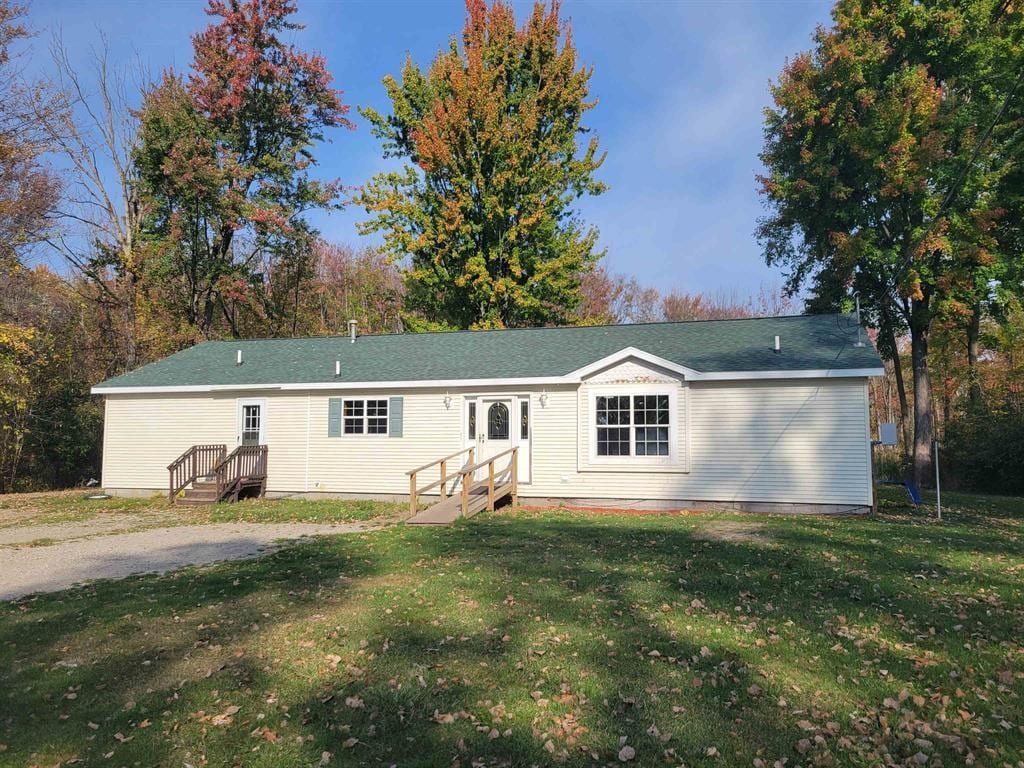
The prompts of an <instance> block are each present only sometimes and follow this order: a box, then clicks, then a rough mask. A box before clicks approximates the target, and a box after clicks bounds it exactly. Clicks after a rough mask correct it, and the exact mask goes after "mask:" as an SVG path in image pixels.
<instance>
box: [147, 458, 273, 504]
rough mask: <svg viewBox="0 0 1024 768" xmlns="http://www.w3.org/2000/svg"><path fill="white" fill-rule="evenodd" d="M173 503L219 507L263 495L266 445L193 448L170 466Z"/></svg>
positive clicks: (264, 488) (170, 493)
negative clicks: (247, 497) (228, 449)
mask: <svg viewBox="0 0 1024 768" xmlns="http://www.w3.org/2000/svg"><path fill="white" fill-rule="evenodd" d="M167 469H168V471H169V472H170V492H169V496H170V500H171V503H172V504H175V503H177V504H188V505H191V506H196V505H201V504H216V503H217V502H218V501H238V499H239V498H240V497H242V496H246V495H252V494H253V493H255V494H256V495H258V496H263V494H264V493H265V492H266V485H267V446H265V445H240V446H238V447H237V448H235V450H233V451H232V452H231V453H227V449H226V447H225V446H224V445H193V446H192V447H191V448H189V449H188V450H187V451H185V453H183V454H182V455H181V456H179V457H178V458H177V459H175V460H174V462H172V463H171V464H170V466H168V467H167ZM182 492H184V495H183V496H181V497H179V496H178V494H179V493H182Z"/></svg>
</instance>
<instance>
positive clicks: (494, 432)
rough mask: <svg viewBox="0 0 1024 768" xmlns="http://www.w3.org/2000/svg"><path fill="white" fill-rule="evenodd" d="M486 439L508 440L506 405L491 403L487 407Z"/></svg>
mask: <svg viewBox="0 0 1024 768" xmlns="http://www.w3.org/2000/svg"><path fill="white" fill-rule="evenodd" d="M487 439H488V440H508V406H507V405H505V404H504V403H493V404H492V405H491V407H490V408H488V409H487Z"/></svg>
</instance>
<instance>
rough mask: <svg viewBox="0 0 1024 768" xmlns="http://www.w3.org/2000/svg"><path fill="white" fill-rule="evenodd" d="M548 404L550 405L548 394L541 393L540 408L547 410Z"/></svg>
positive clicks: (545, 392)
mask: <svg viewBox="0 0 1024 768" xmlns="http://www.w3.org/2000/svg"><path fill="white" fill-rule="evenodd" d="M547 404H548V393H547V391H546V390H545V391H542V392H541V393H540V407H541V408H546V407H547Z"/></svg>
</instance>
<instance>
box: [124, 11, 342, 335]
mask: <svg viewBox="0 0 1024 768" xmlns="http://www.w3.org/2000/svg"><path fill="white" fill-rule="evenodd" d="M295 10H296V8H295V4H294V2H292V1H291V0H210V2H209V5H208V8H207V13H208V14H209V15H210V16H212V17H214V18H215V21H214V23H212V24H211V25H210V26H209V27H208V28H207V29H206V30H204V31H203V32H201V33H199V34H197V35H196V36H195V37H194V38H193V41H192V42H193V50H194V61H193V71H192V73H191V74H190V75H189V76H188V77H187V78H185V77H181V76H178V75H176V74H174V73H170V72H169V73H166V74H165V75H164V77H163V78H162V79H161V81H160V82H159V83H157V84H155V85H154V86H153V87H152V88H151V89H150V90H149V92H148V93H147V94H146V98H145V101H144V103H143V106H142V109H141V111H140V122H141V142H140V147H139V149H138V152H137V155H136V162H137V164H138V167H139V169H140V176H141V178H142V184H143V193H144V200H143V202H144V204H146V205H147V206H148V208H149V211H148V215H147V218H146V222H145V225H146V236H147V247H148V248H149V249H150V250H151V255H150V258H151V259H152V260H153V263H154V269H155V270H157V274H158V275H159V277H160V280H161V282H162V283H163V284H164V285H165V286H166V289H167V292H168V295H169V296H170V297H171V299H170V300H171V301H172V302H173V303H174V304H175V306H176V307H177V308H178V310H179V311H180V312H181V317H182V319H183V321H184V323H183V324H184V326H185V327H184V328H183V329H182V330H183V333H184V334H185V335H189V334H191V335H194V336H198V337H206V338H209V337H211V336H215V335H218V334H219V333H220V328H222V327H223V328H225V329H226V330H227V332H228V333H229V334H231V335H233V336H240V335H243V333H245V332H246V331H247V330H249V326H247V325H246V323H247V322H250V321H251V320H252V318H253V316H257V317H265V316H267V315H268V314H269V317H267V318H266V319H267V320H268V323H269V325H270V327H273V328H276V329H280V328H282V327H285V326H284V325H283V324H282V320H281V318H280V317H279V316H277V315H279V314H280V313H286V312H290V311H293V308H294V302H291V301H286V300H285V299H286V297H287V296H288V295H290V293H289V292H288V291H286V292H284V293H283V294H282V293H279V294H276V295H270V294H269V293H268V292H267V291H266V290H265V287H266V285H268V283H267V279H268V273H270V272H272V273H273V274H275V275H276V280H277V284H278V285H282V284H284V283H285V282H286V281H289V280H290V281H297V283H298V284H301V283H302V281H303V280H305V279H306V278H307V277H308V276H309V274H310V272H309V265H310V254H311V248H312V243H313V241H314V239H315V235H316V233H315V231H314V230H313V228H312V227H311V225H310V224H309V223H308V221H307V220H306V218H305V214H306V213H307V212H308V211H310V210H312V209H316V208H329V207H331V206H332V205H335V204H336V202H337V197H338V191H339V188H338V185H337V184H336V183H335V182H322V181H319V180H317V179H315V178H313V177H312V175H311V173H310V169H311V167H312V166H313V165H314V162H315V160H314V155H313V149H314V147H315V145H316V143H317V142H319V141H322V140H324V138H325V131H326V130H327V129H329V128H334V127H351V123H350V122H349V120H348V119H347V118H346V117H345V115H346V113H347V111H348V107H347V106H345V105H344V104H343V103H342V101H341V96H340V92H339V91H337V90H335V89H334V88H333V87H332V85H331V78H330V75H329V74H328V72H327V69H326V65H325V61H324V59H323V57H321V56H319V55H315V54H308V53H304V52H302V51H299V50H297V49H296V48H295V47H294V46H293V45H291V44H290V43H288V42H286V40H285V37H286V36H287V35H289V34H291V33H292V32H294V31H296V30H298V29H301V25H299V24H297V23H296V22H295V21H294V20H293V19H292V16H293V15H294V13H295ZM296 290H299V288H297V289H296Z"/></svg>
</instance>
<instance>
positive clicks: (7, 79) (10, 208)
mask: <svg viewBox="0 0 1024 768" xmlns="http://www.w3.org/2000/svg"><path fill="white" fill-rule="evenodd" d="M24 14H25V7H24V6H21V5H15V4H13V3H11V2H10V0H0V269H4V270H8V269H12V268H14V267H15V266H16V265H17V264H18V263H20V261H21V253H22V252H23V250H24V249H25V248H26V247H30V246H32V245H33V244H35V243H38V242H39V241H40V240H42V239H43V237H44V236H45V234H46V232H47V231H48V228H49V221H48V219H47V214H48V213H49V212H50V211H51V210H52V209H53V207H54V206H55V205H56V202H57V196H58V194H59V191H60V184H59V180H58V178H57V176H56V175H55V174H54V173H53V172H52V171H51V169H50V168H49V167H48V166H47V165H46V162H45V154H46V152H48V151H49V149H50V146H49V143H48V141H47V136H46V134H45V132H44V131H41V130H40V129H39V126H38V124H37V123H36V121H35V119H34V117H35V114H36V113H37V112H40V113H49V112H51V111H52V110H54V109H55V108H56V106H57V102H56V100H55V99H54V97H53V95H52V94H51V93H50V91H49V90H48V89H47V88H46V86H45V84H33V83H26V82H25V81H24V80H23V79H22V78H21V77H20V76H19V72H18V70H17V69H16V67H15V66H14V62H13V60H12V45H14V44H15V43H17V42H18V41H19V40H24V39H25V38H27V37H28V36H29V31H28V29H27V28H26V27H25V26H24V24H23V23H22V19H23V17H24Z"/></svg>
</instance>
